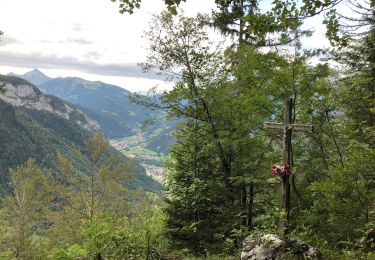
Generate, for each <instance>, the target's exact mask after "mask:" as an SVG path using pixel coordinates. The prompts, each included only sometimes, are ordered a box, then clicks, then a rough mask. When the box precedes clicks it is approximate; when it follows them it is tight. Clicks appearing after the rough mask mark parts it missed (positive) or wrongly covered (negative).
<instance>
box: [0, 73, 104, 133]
mask: <svg viewBox="0 0 375 260" xmlns="http://www.w3.org/2000/svg"><path fill="white" fill-rule="evenodd" d="M3 84H5V90H6V92H5V93H4V94H3V95H0V99H2V100H4V101H5V102H7V103H9V104H11V105H13V106H16V107H25V108H29V109H36V110H40V111H46V112H50V113H53V114H56V115H58V116H60V117H62V118H64V119H67V120H73V121H74V122H76V123H77V124H78V125H79V126H81V127H82V128H84V129H86V130H89V131H91V132H97V131H99V130H100V125H99V123H98V122H96V121H95V120H93V119H92V118H90V117H89V116H87V115H86V114H85V113H83V112H82V111H81V110H79V109H77V108H76V107H74V106H72V105H70V104H69V103H67V102H63V101H61V100H60V99H58V98H56V97H54V96H50V95H45V94H43V93H42V92H41V91H40V90H39V89H38V88H37V87H35V86H33V85H32V84H31V83H29V82H27V81H26V80H23V79H20V78H18V77H15V76H0V85H3Z"/></svg>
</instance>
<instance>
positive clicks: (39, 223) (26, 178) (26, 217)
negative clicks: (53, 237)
mask: <svg viewBox="0 0 375 260" xmlns="http://www.w3.org/2000/svg"><path fill="white" fill-rule="evenodd" d="M50 185H51V175H50V173H49V172H47V171H45V170H42V169H40V168H38V167H37V165H36V163H35V160H33V159H29V160H27V161H26V162H25V163H24V164H23V165H21V166H18V167H16V168H15V169H13V170H11V171H10V186H11V189H12V193H11V195H8V196H6V197H5V198H3V200H2V205H3V208H2V209H1V219H2V221H4V222H5V223H4V224H5V225H4V226H5V227H6V228H5V229H6V230H5V233H3V235H4V236H3V235H2V239H1V240H2V241H1V245H2V246H1V247H2V252H3V253H5V252H9V251H8V250H10V251H11V252H9V255H3V257H7V256H8V257H10V258H11V257H12V258H13V257H14V258H15V259H26V258H33V257H37V254H38V248H37V240H38V238H37V237H38V236H42V235H43V226H44V225H45V224H46V218H45V213H46V209H47V207H48V205H49V203H51V201H52V199H53V195H52V193H51V190H50V188H49V187H50ZM4 246H5V247H4Z"/></svg>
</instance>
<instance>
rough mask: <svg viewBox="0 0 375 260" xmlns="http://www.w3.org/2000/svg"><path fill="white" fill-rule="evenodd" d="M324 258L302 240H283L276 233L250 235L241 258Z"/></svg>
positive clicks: (262, 259) (251, 259)
mask: <svg viewBox="0 0 375 260" xmlns="http://www.w3.org/2000/svg"><path fill="white" fill-rule="evenodd" d="M271 259H275V260H276V259H280V260H281V259H298V260H299V259H322V255H321V253H320V252H319V251H318V250H317V249H316V248H313V247H311V246H309V245H307V244H306V243H305V242H304V241H302V240H288V241H286V242H285V241H283V240H281V239H280V238H279V237H278V236H277V235H275V234H264V235H262V236H252V235H250V236H248V237H247V238H246V239H245V240H244V242H243V249H242V253H241V260H271Z"/></svg>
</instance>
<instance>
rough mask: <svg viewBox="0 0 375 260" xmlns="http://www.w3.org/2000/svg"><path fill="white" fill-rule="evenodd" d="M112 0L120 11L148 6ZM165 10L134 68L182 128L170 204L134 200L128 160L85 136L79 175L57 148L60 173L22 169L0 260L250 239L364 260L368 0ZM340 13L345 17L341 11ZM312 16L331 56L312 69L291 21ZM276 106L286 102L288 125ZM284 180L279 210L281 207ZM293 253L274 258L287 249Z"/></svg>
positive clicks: (233, 249)
mask: <svg viewBox="0 0 375 260" xmlns="http://www.w3.org/2000/svg"><path fill="white" fill-rule="evenodd" d="M112 1H113V2H119V8H120V9H119V10H120V12H121V13H125V12H128V13H133V12H134V11H135V9H137V8H139V7H140V5H141V4H142V3H141V0H119V1H116V0H112ZM183 2H186V4H192V3H190V2H192V1H189V0H187V1H183ZM165 3H166V7H167V8H166V9H167V10H165V11H164V12H162V13H161V14H159V15H155V16H154V18H153V20H152V21H151V23H150V29H149V30H148V31H147V32H146V34H145V36H146V38H147V39H148V41H149V46H148V56H147V59H146V60H145V62H144V63H143V64H142V67H143V69H144V70H156V71H157V72H159V74H161V75H163V76H165V78H166V79H168V80H172V82H174V87H173V89H172V90H170V91H165V92H164V93H163V95H162V98H161V100H162V102H161V104H160V103H157V104H153V103H152V102H149V101H148V100H138V102H141V103H143V104H145V105H148V106H157V107H158V108H163V109H165V111H166V112H167V113H168V116H169V117H170V118H171V119H178V122H179V123H178V125H177V128H176V130H175V131H174V137H175V138H176V144H174V145H172V146H171V147H170V158H169V159H168V160H167V161H166V166H167V172H166V175H165V182H164V186H165V190H166V191H165V195H164V196H163V198H162V199H160V198H159V197H158V196H156V195H155V194H153V193H145V194H141V195H140V194H135V193H134V192H135V191H132V190H129V189H128V188H127V186H126V183H127V182H128V181H129V178H131V174H129V173H131V171H132V167H131V165H130V164H129V162H127V163H122V162H121V161H119V160H118V159H117V158H116V157H112V156H109V157H108V156H107V157H105V156H104V154H105V153H106V151H107V149H108V143H107V142H106V141H105V140H104V139H102V138H101V136H100V135H93V136H92V137H91V139H90V140H89V141H88V142H87V143H86V145H87V151H88V153H89V155H90V156H89V157H87V158H88V159H86V160H90V163H91V165H92V171H91V172H90V173H89V174H82V173H81V172H80V171H79V170H77V169H75V168H74V166H73V165H72V163H71V162H70V159H69V158H68V157H67V156H65V155H64V154H58V155H57V158H56V163H57V165H58V166H59V168H58V169H59V170H58V171H56V172H52V173H51V172H49V171H47V170H45V169H40V168H39V167H38V166H37V165H36V164H35V161H34V160H32V159H30V160H28V161H27V162H25V163H24V164H22V165H21V166H19V167H16V168H15V169H12V170H11V171H10V186H11V187H12V192H11V193H10V194H8V195H7V196H5V197H2V198H1V204H0V205H1V207H2V208H1V210H0V216H1V218H2V219H4V220H5V222H4V223H5V224H2V225H1V226H0V231H2V234H5V235H3V236H2V237H1V240H0V242H1V243H0V249H1V250H0V251H1V252H2V253H0V256H4V257H8V258H16V259H24V258H52V259H82V258H86V259H87V258H94V259H202V258H203V259H204V258H209V259H236V257H238V254H239V252H240V251H241V247H242V242H243V240H244V239H245V238H246V237H247V236H249V235H252V236H261V235H263V234H279V235H280V237H282V238H283V239H284V240H285V241H296V240H297V239H299V240H303V241H305V242H306V243H308V244H309V245H312V246H314V247H316V248H318V249H319V250H320V251H321V253H322V254H323V257H324V258H326V259H372V258H374V257H375V254H374V251H375V173H374V171H373V165H374V163H375V141H374V140H375V136H374V134H375V64H374V62H375V56H374V55H375V51H374V46H375V31H374V28H375V27H374V26H375V23H374V22H375V20H374V10H375V1H373V0H371V1H364V2H363V3H362V2H361V3H359V2H356V1H351V0H348V1H341V0H337V1H336V0H333V1H332V0H331V1H330V0H324V1H318V0H317V1H304V0H303V1H278V0H275V1H273V2H272V9H271V10H261V8H260V1H257V0H249V1H247V0H230V1H221V0H216V1H215V4H216V6H217V7H218V8H217V9H216V10H215V11H214V12H213V14H212V16H208V15H202V14H198V15H197V16H196V17H186V16H184V15H183V13H182V12H181V11H179V10H178V8H177V7H178V6H179V4H180V3H181V0H165ZM344 4H345V5H347V6H348V7H349V8H351V9H352V10H355V12H354V14H353V17H351V16H347V15H343V14H340V13H339V11H338V10H339V9H338V8H339V6H340V5H344ZM322 14H325V20H324V23H325V24H326V25H327V37H328V38H329V40H330V41H331V43H332V49H331V50H329V51H327V50H325V51H324V52H325V53H326V57H328V58H325V59H324V60H323V59H322V60H319V62H312V61H313V60H314V61H316V60H317V58H319V55H320V54H322V53H323V50H311V49H310V50H305V49H304V46H302V44H301V39H302V37H309V36H310V35H311V32H309V31H303V30H302V29H301V26H302V24H303V22H304V21H305V20H306V19H308V18H310V17H313V16H315V15H322ZM212 27H214V28H216V29H218V30H220V32H222V34H223V37H225V36H226V35H231V36H233V37H235V38H234V40H233V44H232V45H231V46H230V47H229V48H225V47H224V46H221V45H220V44H219V45H217V46H216V45H215V43H213V42H212V41H211V39H210V38H209V30H210V28H212ZM332 65H335V66H332ZM285 100H291V102H292V103H291V104H290V106H289V108H291V109H290V111H289V112H290V118H289V121H290V122H285V116H284V115H285V114H287V113H286V112H288V111H286V110H287V107H286V106H285V103H284V101H285ZM265 122H273V123H276V122H279V123H282V122H285V123H288V124H289V126H290V125H292V124H299V127H300V128H303V126H301V124H305V125H312V126H313V128H314V131H313V132H311V131H306V132H297V131H292V132H291V133H290V137H288V138H290V139H289V140H287V138H286V136H289V135H287V134H285V135H284V133H283V131H282V130H280V129H269V128H265V127H264V123H265ZM282 129H284V132H288V130H287V127H284V128H282ZM288 133H289V132H288ZM286 142H289V143H290V149H288V150H287V152H288V164H287V165H283V164H285V157H284V161H283V152H284V154H285V149H283V147H284V148H285V147H286V146H288V145H285V143H286ZM283 150H284V151H283ZM75 154H76V156H77V158H79V157H80V156H82V154H81V151H80V150H79V149H77V150H75ZM103 156H104V157H103ZM271 164H274V166H272V170H271V169H270V168H271ZM276 164H277V166H276ZM272 173H273V174H272ZM286 175H288V177H286ZM280 176H281V177H280ZM285 181H287V184H288V185H287V186H288V187H289V188H288V190H287V191H288V192H290V201H288V203H290V205H288V207H285V206H283V205H280V204H281V203H280V200H281V198H284V197H282V196H280V193H281V192H280V186H281V183H284V182H285ZM283 187H284V186H283ZM283 191H284V192H285V191H286V190H283ZM20 197H22V198H25V199H24V200H22V201H20V200H19V199H18V198H20ZM66 223H68V224H69V227H71V228H69V229H68V230H67V229H66ZM288 250H289V249H288V247H287V246H285V247H284V251H282V252H280V253H281V254H284V255H281V257H287V256H290V255H291V254H294V253H296V252H294V251H291V250H289V251H288ZM298 250H302V249H298ZM298 250H297V251H298Z"/></svg>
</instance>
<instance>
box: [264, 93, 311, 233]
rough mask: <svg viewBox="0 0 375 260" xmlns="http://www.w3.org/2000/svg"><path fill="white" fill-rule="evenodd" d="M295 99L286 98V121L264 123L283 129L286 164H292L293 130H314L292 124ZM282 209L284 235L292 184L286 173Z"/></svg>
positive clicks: (286, 231)
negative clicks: (283, 213) (283, 214)
mask: <svg viewBox="0 0 375 260" xmlns="http://www.w3.org/2000/svg"><path fill="white" fill-rule="evenodd" d="M292 110H293V99H292V98H286V99H285V113H284V123H271V122H266V123H264V127H265V128H270V129H283V130H284V137H283V161H284V164H288V165H290V163H291V151H292V147H291V146H292V131H301V132H312V131H313V130H314V128H313V126H312V125H302V124H292ZM281 209H282V210H283V211H284V212H285V218H282V220H281V227H282V228H283V230H284V236H286V234H287V233H288V220H289V209H290V184H289V175H286V174H284V176H283V177H282V184H281Z"/></svg>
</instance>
